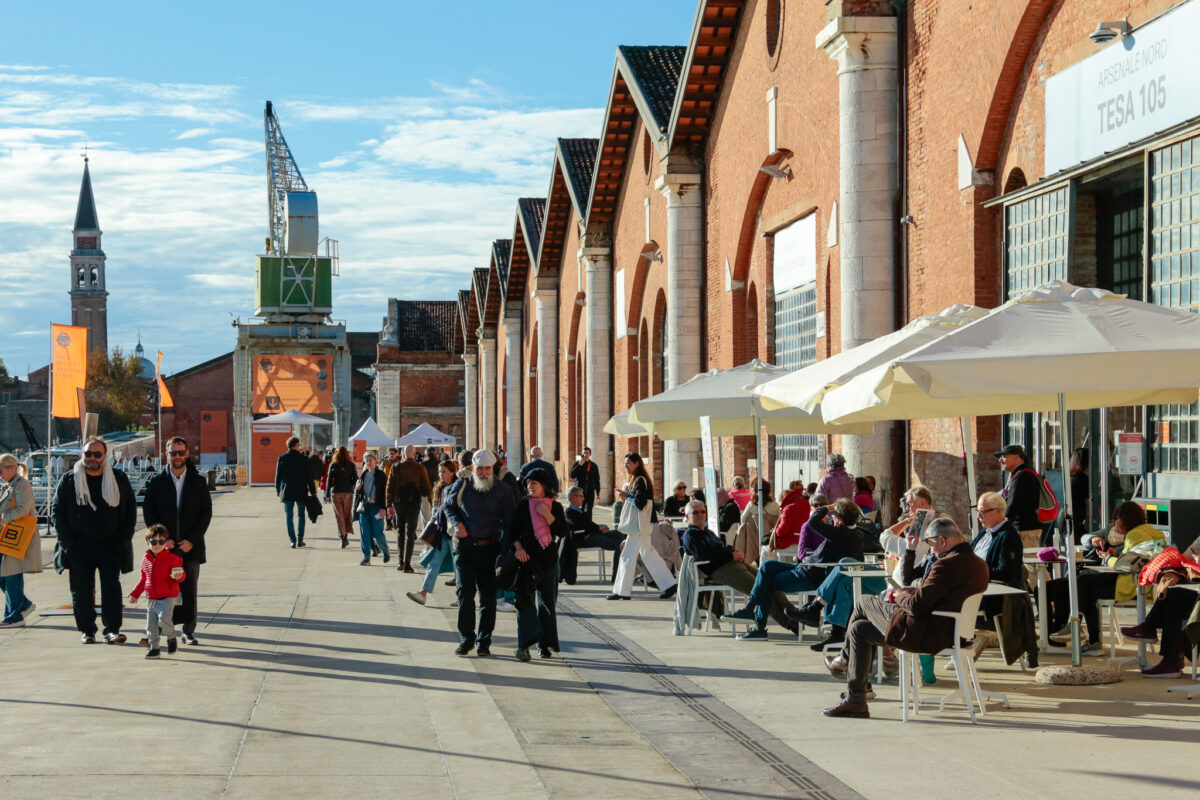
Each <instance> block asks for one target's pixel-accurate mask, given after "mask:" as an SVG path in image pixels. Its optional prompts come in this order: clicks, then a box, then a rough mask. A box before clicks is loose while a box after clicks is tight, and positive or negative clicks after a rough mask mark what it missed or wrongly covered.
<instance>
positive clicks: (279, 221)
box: [263, 100, 309, 255]
mask: <svg viewBox="0 0 1200 800" xmlns="http://www.w3.org/2000/svg"><path fill="white" fill-rule="evenodd" d="M263 128H264V130H265V132H266V141H267V206H268V208H269V210H270V220H271V236H270V238H268V239H267V252H268V253H269V254H271V255H284V253H285V251H284V235H285V233H286V230H287V216H288V212H287V197H288V193H289V192H307V191H309V188H308V184H306V183H305V182H304V176H303V175H301V174H300V167H298V166H297V165H296V159H295V158H293V157H292V151H291V149H290V148H288V143H287V140H286V139H284V138H283V129H282V128H281V127H280V126H279V118H278V117H276V116H275V109H274V108H273V107H272V106H271V101H270V100H268V101H267V107H266V110H265V111H263Z"/></svg>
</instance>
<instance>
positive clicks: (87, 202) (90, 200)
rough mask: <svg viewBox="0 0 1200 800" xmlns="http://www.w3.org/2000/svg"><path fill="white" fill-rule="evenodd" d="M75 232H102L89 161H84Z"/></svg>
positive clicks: (76, 209)
mask: <svg viewBox="0 0 1200 800" xmlns="http://www.w3.org/2000/svg"><path fill="white" fill-rule="evenodd" d="M75 230H77V231H98V230H100V217H99V216H98V215H97V214H96V199H95V198H94V197H92V174H91V173H90V172H89V171H88V163H87V159H84V161H83V184H82V185H81V186H80V187H79V203H78V205H76V207H75Z"/></svg>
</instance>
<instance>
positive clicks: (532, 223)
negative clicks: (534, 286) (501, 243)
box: [504, 197, 546, 303]
mask: <svg viewBox="0 0 1200 800" xmlns="http://www.w3.org/2000/svg"><path fill="white" fill-rule="evenodd" d="M545 214H546V201H545V200H543V199H542V198H540V197H522V198H521V199H520V200H518V201H517V214H516V218H515V219H514V220H513V236H512V250H511V251H510V253H509V260H508V282H507V284H506V285H505V290H504V296H505V299H506V302H510V303H511V302H522V296H523V294H524V292H525V287H526V286H527V285H528V283H529V274H530V272H531V271H533V270H535V269H536V268H537V265H536V259H537V254H538V248H539V247H540V246H541V241H542V224H543V222H544V219H545ZM533 237H537V238H536V239H534V238H533Z"/></svg>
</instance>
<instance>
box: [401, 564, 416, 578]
mask: <svg viewBox="0 0 1200 800" xmlns="http://www.w3.org/2000/svg"><path fill="white" fill-rule="evenodd" d="M396 569H403V570H404V571H405V572H406V573H407V574H409V575H415V574H417V571H416V570H415V569H413V568H412V566H411V565H409V564H405V565H404V566H403V567H396Z"/></svg>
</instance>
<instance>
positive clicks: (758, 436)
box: [750, 413, 766, 547]
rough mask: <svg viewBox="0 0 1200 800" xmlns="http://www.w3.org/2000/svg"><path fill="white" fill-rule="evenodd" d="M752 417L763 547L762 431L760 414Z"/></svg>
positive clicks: (759, 537) (759, 525) (759, 527)
mask: <svg viewBox="0 0 1200 800" xmlns="http://www.w3.org/2000/svg"><path fill="white" fill-rule="evenodd" d="M750 419H752V420H753V421H754V460H755V462H756V463H757V464H758V489H757V490H755V497H756V500H757V505H758V541H759V545H760V547H761V544H762V538H763V506H764V505H766V503H765V502H764V498H763V494H762V474H763V462H762V431H760V430H759V429H758V414H757V413H754V414H751V415H750Z"/></svg>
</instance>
